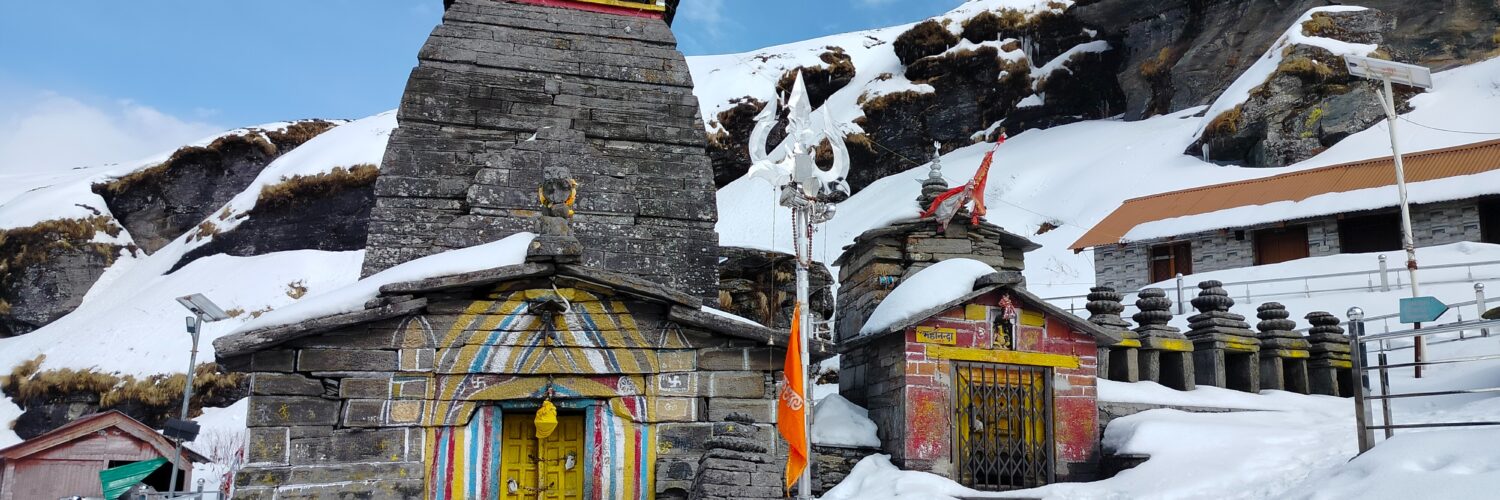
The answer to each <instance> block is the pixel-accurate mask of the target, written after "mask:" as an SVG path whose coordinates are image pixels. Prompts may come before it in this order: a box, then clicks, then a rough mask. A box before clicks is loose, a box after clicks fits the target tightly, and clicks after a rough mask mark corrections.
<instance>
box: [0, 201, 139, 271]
mask: <svg viewBox="0 0 1500 500" xmlns="http://www.w3.org/2000/svg"><path fill="white" fill-rule="evenodd" d="M121 229H122V228H121V227H120V226H119V225H118V224H115V221H114V219H113V218H111V217H109V216H105V215H96V216H93V217H86V218H82V219H52V220H47V221H42V222H38V223H36V224H34V225H31V226H27V227H18V228H14V229H7V230H0V283H3V282H5V281H6V280H7V278H9V277H10V276H12V275H11V274H9V272H14V271H17V270H20V269H22V268H26V267H29V266H33V265H36V264H40V263H43V262H46V261H47V260H48V254H49V253H50V252H52V251H54V250H85V251H90V252H94V253H96V254H98V255H100V256H102V257H104V258H105V260H106V264H107V263H112V262H114V255H115V246H114V245H109V244H105V243H94V242H93V240H94V236H95V235H97V234H98V233H105V234H108V235H110V236H111V237H115V236H119V235H120V231H121Z"/></svg>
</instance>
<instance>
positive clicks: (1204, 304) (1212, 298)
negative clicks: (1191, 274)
mask: <svg viewBox="0 0 1500 500" xmlns="http://www.w3.org/2000/svg"><path fill="white" fill-rule="evenodd" d="M1198 290H1199V292H1198V296H1197V297H1194V298H1193V300H1192V301H1191V302H1190V303H1191V304H1193V309H1197V310H1198V312H1200V313H1207V312H1210V311H1217V312H1228V311H1229V308H1231V307H1234V299H1233V298H1231V297H1230V296H1229V292H1226V291H1224V284H1223V283H1221V282H1219V281H1218V280H1208V281H1204V282H1200V283H1198Z"/></svg>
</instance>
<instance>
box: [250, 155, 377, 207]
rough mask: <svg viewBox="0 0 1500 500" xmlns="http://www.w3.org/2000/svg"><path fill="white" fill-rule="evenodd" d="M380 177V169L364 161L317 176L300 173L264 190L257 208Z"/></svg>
mask: <svg viewBox="0 0 1500 500" xmlns="http://www.w3.org/2000/svg"><path fill="white" fill-rule="evenodd" d="M379 176H380V168H379V167H376V166H375V165H372V164H369V163H364V164H359V165H355V166H352V167H349V168H347V169H346V168H344V167H334V169H333V170H331V171H328V172H323V173H320V174H317V175H297V176H293V177H292V178H290V179H286V180H283V181H281V182H280V183H278V184H274V185H270V186H265V187H262V188H261V189H260V196H259V197H257V198H256V200H255V211H260V210H269V209H275V208H281V207H285V206H288V205H291V204H292V203H294V202H296V201H298V200H305V199H312V198H326V197H329V196H333V195H335V194H338V193H341V192H343V191H345V190H347V189H352V188H359V187H365V186H369V185H372V184H374V183H375V178H376V177H379Z"/></svg>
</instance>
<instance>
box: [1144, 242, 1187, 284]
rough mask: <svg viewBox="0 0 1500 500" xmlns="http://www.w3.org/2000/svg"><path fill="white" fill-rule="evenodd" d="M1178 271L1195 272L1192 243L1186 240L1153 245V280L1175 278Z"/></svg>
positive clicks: (1183, 272) (1154, 281) (1184, 272)
mask: <svg viewBox="0 0 1500 500" xmlns="http://www.w3.org/2000/svg"><path fill="white" fill-rule="evenodd" d="M1177 273H1182V274H1193V247H1192V244H1190V243H1188V242H1186V241H1184V242H1180V243H1168V244H1165V245H1157V246H1154V247H1151V282H1152V283H1156V282H1160V281H1166V280H1169V279H1172V278H1175V277H1177Z"/></svg>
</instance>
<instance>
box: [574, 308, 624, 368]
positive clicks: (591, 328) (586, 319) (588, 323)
mask: <svg viewBox="0 0 1500 500" xmlns="http://www.w3.org/2000/svg"><path fill="white" fill-rule="evenodd" d="M578 316H579V317H581V318H583V324H584V327H585V328H587V330H585V331H587V332H588V333H589V337H590V338H592V339H594V346H595V347H604V346H606V345H607V344H606V343H605V342H604V335H603V334H602V333H600V332H599V325H597V324H594V318H593V315H591V314H589V312H588V311H583V313H581V314H579V315H578ZM620 335H621V336H624V335H625V334H623V333H622V334H620ZM603 351H604V357H605V361H604V362H605V366H607V367H609V369H611V370H619V369H620V360H619V359H616V358H615V354H614V351H611V350H609V349H603Z"/></svg>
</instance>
